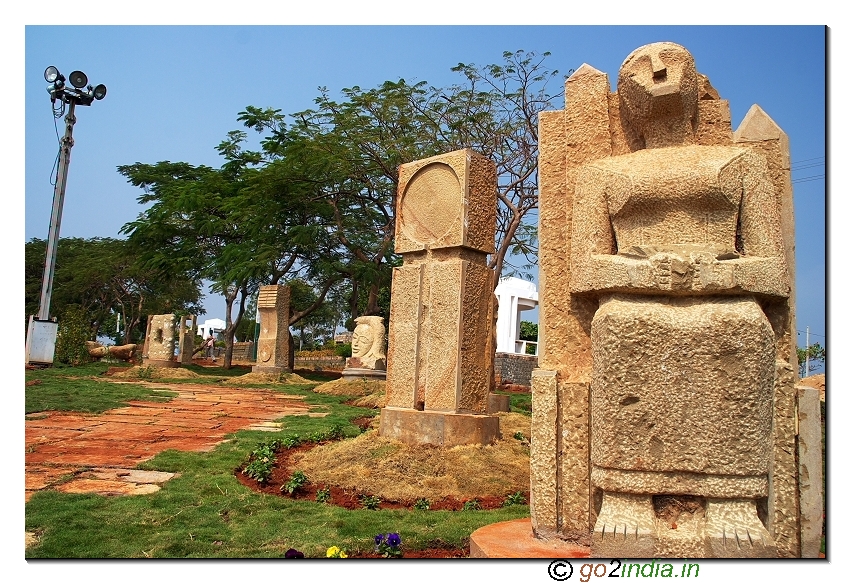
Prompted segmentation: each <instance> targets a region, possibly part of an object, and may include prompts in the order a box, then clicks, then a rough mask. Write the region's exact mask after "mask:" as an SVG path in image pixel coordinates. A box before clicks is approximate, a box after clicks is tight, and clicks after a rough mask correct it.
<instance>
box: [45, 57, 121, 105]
mask: <svg viewBox="0 0 850 583" xmlns="http://www.w3.org/2000/svg"><path fill="white" fill-rule="evenodd" d="M68 77H69V79H68V81H69V82H70V84H71V85H72V87H66V86H65V76H64V75H63V74H62V73H60V72H59V69H57V68H56V67H54V66H52V65H51V66H50V67H47V69H45V70H44V80H45V81H47V82H48V83H50V85H48V86H47V92H48V93H50V101H51V102H54V103H55V102H56V100H59V101H61V102H62V103H68V104H74V105H91V104H92V101H94V100H95V99H97V100H98V101H100V100H101V99H103V98H104V97H106V85H103V84H101V85H97V86H96V87H92V86H91V85H88V82H89V78H88V76H87V75H86V74H85V73H83V72H82V71H73V72H72V73H71V74H70V75H69V76H68ZM87 85H88V86H87Z"/></svg>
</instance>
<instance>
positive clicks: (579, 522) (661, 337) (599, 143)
mask: <svg viewBox="0 0 850 583" xmlns="http://www.w3.org/2000/svg"><path fill="white" fill-rule="evenodd" d="M717 97H718V96H717V92H716V91H715V90H714V89H713V88H712V87H711V86H710V84H709V83H708V80H707V79H706V78H705V77H704V76H701V75H699V74H698V73H697V71H696V67H695V65H694V60H693V57H692V56H691V55H690V53H688V51H687V50H686V49H685V48H684V47H681V46H679V45H676V44H673V43H656V44H652V45H647V46H644V47H641V48H639V49H637V50H635V51H634V52H633V53H632V54H631V55H629V57H628V58H627V59H626V60H625V62H624V63H623V66H622V68H621V70H620V75H619V78H618V93H617V94H613V95H611V94H610V93H609V91H608V81H607V77H606V76H605V75H604V74H602V73H600V72H598V71H596V70H595V69H593V68H592V67H589V66H588V65H582V67H581V68H579V70H578V71H576V73H575V74H574V75H573V76H572V77H571V78H570V79H569V81H568V82H567V108H566V112H564V113H561V114H560V115H558V116H555V115H552V116H547V115H541V132H540V134H541V138H540V142H541V146H540V148H541V159H540V167H541V170H540V175H541V177H540V181H541V211H540V221H541V234H540V236H541V287H542V293H541V295H542V296H543V297H542V299H541V337H542V338H541V339H542V350H541V359H540V369H538V370H536V371H535V373H534V376H533V378H532V384H533V390H534V398H535V403H534V415H535V419H533V422H532V460H531V463H532V500H533V502H532V523H533V525H534V527H535V532H536V533H537V535H538V536H543V537H546V536H560V537H566V538H570V537H580V535H581V532H582V531H584V532H587V530H585V529H587V528H588V527H589V529H590V531H592V542H591V549H592V553H593V554H595V555H596V556H606V557H608V556H621V557H649V556H686V557H699V556H709V557H735V556H776V555H777V554H780V555H796V554H798V553H799V525H798V524H797V523H795V522H792V521H794V520H795V519H793V518H791V517H792V516H796V510H795V509H796V508H797V504H798V502H797V496H798V494H797V492H796V491H795V490H796V489H795V488H788V487H787V486H786V484H787V483H788V482H789V480H796V472H797V468H796V467H795V466H794V464H793V454H792V456H791V460H789V459H788V458H787V456H786V454H785V452H787V451H788V450H789V449H790V448H793V447H794V444H793V438H792V440H791V441H790V442H789V441H788V436H787V433H786V431H787V430H788V422H787V419H788V417H787V416H788V414H789V412H790V413H791V414H792V416H793V398H794V374H795V366H794V359H795V356H794V350H793V343H794V339H793V330H794V328H793V324H792V322H793V304H792V301H791V300H792V287H791V286H792V281H793V279H792V276H791V273H789V272H792V271H793V214H792V212H793V211H792V209H791V204H790V203H791V198H790V185H789V186H788V188H786V187H785V183H784V181H783V180H782V179H777V178H776V176H777V175H778V176H782V175H781V174H774V173H772V171H771V167H770V166H769V163H772V162H773V161H774V160H777V159H779V155H777V151H778V149H779V148H781V147H782V145H781V144H778V143H772V144H769V145H767V146H764V148H760V146H761V144H759V145H756V146H754V145H751V144H749V143H746V144H744V143H743V142H759V141H761V142H764V141H765V138H764V136H761V137H757V136H754V135H753V134H755V133H757V132H753V131H752V130H751V129H750V128H751V122H750V120H751V119H753V118H754V117H759V120H758V123H759V124H761V125H763V126H765V127H767V125H770V124H772V125H771V127H775V124H773V122H772V120H770V119H769V118H767V116H766V115H765V114H764V113H763V112H761V110H760V109H758V108H757V106H754V110H751V114H748V117H747V118H746V119H745V121H744V123H742V127H741V128H739V130H738V132H737V133H736V134H735V136H734V137H733V135H732V132H731V127H730V124H729V113H728V105H727V104H726V102H722V101H720V100H718V99H717ZM754 111H755V113H754ZM553 113H555V112H553ZM767 122H769V124H768V123H767ZM777 129H778V128H777ZM771 131H772V130H771ZM748 132H749V135H748ZM782 135H784V134H782ZM777 142H778V141H777ZM785 146H786V147H787V141H786V142H785ZM786 154H787V152H786ZM565 163H566V164H565ZM564 207H566V208H564ZM565 251H566V255H565V253H564V252H565ZM789 399H791V400H792V401H790V403H789ZM789 404H790V408H789ZM792 437H793V436H792ZM558 452H563V456H562V455H561V454H560V453H558ZM587 460H589V462H590V463H589V464H588V462H587ZM789 462H790V463H789ZM559 465H560V471H559V470H558V467H559ZM550 466H551V467H550ZM669 505H674V506H676V505H679V506H682V507H688V508H689V512H688V513H687V516H682V517H681V518H680V519H679V520H678V524H677V523H676V521H675V520H674V521H672V522H670V521H665V517H669V513H668V510H669V508H667V506H669ZM677 507H678V506H677ZM795 537H796V539H795ZM792 539H794V540H792Z"/></svg>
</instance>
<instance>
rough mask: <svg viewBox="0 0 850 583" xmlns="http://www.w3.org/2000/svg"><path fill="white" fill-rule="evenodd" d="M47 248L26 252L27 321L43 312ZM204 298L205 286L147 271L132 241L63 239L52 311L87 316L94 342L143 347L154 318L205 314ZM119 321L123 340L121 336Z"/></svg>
mask: <svg viewBox="0 0 850 583" xmlns="http://www.w3.org/2000/svg"><path fill="white" fill-rule="evenodd" d="M46 248H47V245H46V242H45V241H44V240H41V239H32V240H30V241H29V242H27V243H26V244H25V246H24V256H25V264H26V266H25V306H26V314H27V317H28V316H29V315H30V314H35V313H36V312H37V311H38V307H39V306H38V304H39V301H40V296H41V281H42V276H43V269H44V254H45V251H46ZM200 298H201V289H200V281H198V280H194V279H192V278H189V277H187V276H186V275H185V274H180V273H177V274H174V275H173V276H172V277H169V278H166V277H162V275H161V274H160V273H159V272H157V271H155V270H151V269H147V268H145V267H144V266H143V265H142V264H141V263H140V262H138V261H137V251H136V250H134V249H133V247H132V246H131V245H130V244H129V242H128V241H125V240H120V239H111V238H101V237H94V238H91V239H81V238H61V239H59V245H58V247H57V253H56V269H55V273H54V284H53V293H52V297H51V302H50V307H51V310H50V311H51V314H61V313H62V312H64V311H65V309H66V308H67V307H68V306H71V305H73V306H77V307H78V308H80V309H81V310H83V312H84V313H85V314H86V317H87V318H88V322H89V328H90V334H89V335H88V336H89V339H90V340H93V339H95V338H96V337H98V336H108V337H111V338H112V339H113V340H114V341H115V342H116V343H119V344H127V343H131V342H139V341H140V340H141V338H142V336H143V335H144V332H145V331H144V329H143V328H144V326H142V325H141V324H142V323H143V322H144V321H145V320H146V317H147V316H148V315H149V314H158V313H171V312H174V313H176V314H178V315H182V314H187V313H196V314H198V313H200V314H202V313H204V311H203V307H202V306H201V304H200ZM119 315H120V318H121V321H122V324H123V326H122V329H123V330H122V333H121V334H120V336H119V335H117V334H116V333H115V329H116V319H117V318H118V317H119Z"/></svg>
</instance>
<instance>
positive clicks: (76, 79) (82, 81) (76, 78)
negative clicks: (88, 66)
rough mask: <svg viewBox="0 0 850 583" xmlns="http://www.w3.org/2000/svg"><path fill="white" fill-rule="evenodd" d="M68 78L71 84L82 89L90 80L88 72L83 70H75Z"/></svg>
mask: <svg viewBox="0 0 850 583" xmlns="http://www.w3.org/2000/svg"><path fill="white" fill-rule="evenodd" d="M68 80H69V81H70V82H71V85H73V86H74V87H76V88H77V89H82V88H83V87H85V86H86V84H88V82H89V78H88V77H86V74H85V73H83V72H82V71H73V72H72V73H71V74H70V75H69V76H68Z"/></svg>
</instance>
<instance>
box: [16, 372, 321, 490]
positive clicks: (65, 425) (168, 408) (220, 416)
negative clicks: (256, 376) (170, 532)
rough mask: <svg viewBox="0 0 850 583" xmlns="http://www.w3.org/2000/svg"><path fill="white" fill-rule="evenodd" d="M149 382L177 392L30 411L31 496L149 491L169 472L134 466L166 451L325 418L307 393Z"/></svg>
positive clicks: (205, 447)
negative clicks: (295, 419) (284, 420)
mask: <svg viewBox="0 0 850 583" xmlns="http://www.w3.org/2000/svg"><path fill="white" fill-rule="evenodd" d="M113 382H114V381H113ZM147 386H149V387H156V388H161V389H164V390H168V391H172V392H174V393H177V394H178V396H177V397H174V398H173V399H172V400H171V401H169V402H167V403H157V402H151V401H132V402H130V403H128V406H126V407H120V408H117V409H113V410H110V411H107V412H104V413H103V414H101V415H89V414H81V413H66V412H61V411H42V412H39V413H33V414H29V415H27V416H26V425H25V435H26V439H25V443H26V456H25V461H26V466H25V468H26V480H25V483H26V490H25V500H29V498H30V497H31V496H32V495H33V493H34V492H37V491H39V490H43V489H55V490H59V491H61V492H79V493H99V494H103V495H139V494H147V493H151V492H153V491H156V490H157V489H159V486H158V484H161V483H162V482H163V481H165V480H167V479H169V478H170V477H171V475H167V477H166V474H167V473H166V472H145V471H142V470H136V469H133V466H135V465H137V464H138V463H140V462H142V461H146V460H149V459H151V458H153V457H154V456H156V455H157V454H159V453H160V452H163V451H165V450H167V449H176V450H179V451H196V452H208V451H212V450H213V449H215V447H216V446H217V445H218V444H220V443H222V442H223V441H226V440H225V436H226V435H227V434H230V433H233V432H235V431H238V430H240V429H253V430H256V431H280V429H281V424H280V423H274V420H275V419H279V418H281V417H285V416H288V415H309V416H311V417H323V416H325V415H327V413H324V412H322V413H318V412H310V407H309V406H308V405H306V404H304V402H303V401H304V397H303V396H290V395H282V394H280V393H277V392H275V391H271V390H269V389H246V388H233V389H231V388H228V387H221V386H212V385H210V386H207V385H194V384H193V385H185V384H184V385H168V384H165V383H156V384H152V383H151V384H148V385H147ZM69 478H70V479H69Z"/></svg>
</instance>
